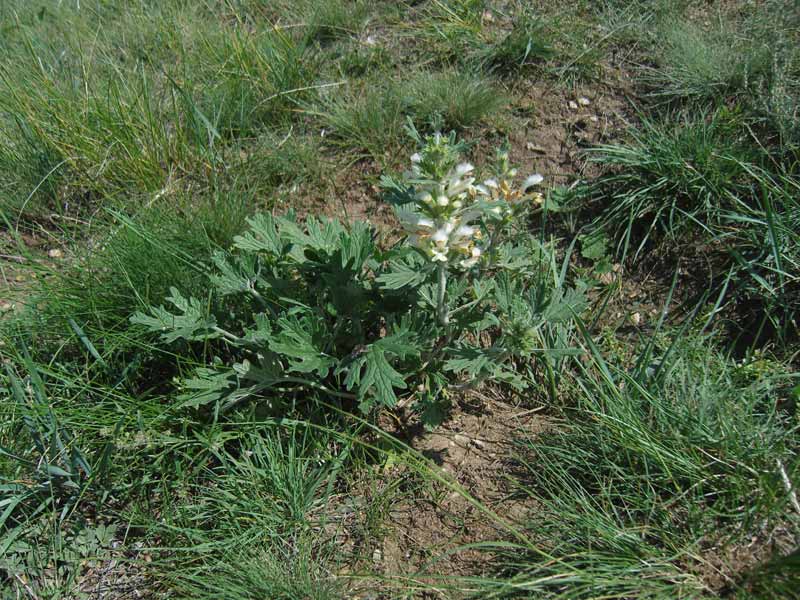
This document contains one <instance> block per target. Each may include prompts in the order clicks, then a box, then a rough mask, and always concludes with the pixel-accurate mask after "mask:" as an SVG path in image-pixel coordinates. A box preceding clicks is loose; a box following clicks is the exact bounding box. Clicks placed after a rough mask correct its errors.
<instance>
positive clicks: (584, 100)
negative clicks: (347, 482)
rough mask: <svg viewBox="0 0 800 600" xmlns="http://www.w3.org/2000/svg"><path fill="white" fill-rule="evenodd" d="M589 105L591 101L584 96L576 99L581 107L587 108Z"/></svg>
mask: <svg viewBox="0 0 800 600" xmlns="http://www.w3.org/2000/svg"><path fill="white" fill-rule="evenodd" d="M591 103H592V101H591V100H589V99H588V98H587V97H586V96H581V97H580V98H578V104H580V105H581V106H589V105H590V104H591Z"/></svg>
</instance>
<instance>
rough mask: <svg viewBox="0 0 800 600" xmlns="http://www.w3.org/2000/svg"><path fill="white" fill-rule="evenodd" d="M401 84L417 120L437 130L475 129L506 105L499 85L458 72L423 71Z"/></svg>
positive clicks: (422, 124) (410, 109)
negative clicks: (475, 126)
mask: <svg viewBox="0 0 800 600" xmlns="http://www.w3.org/2000/svg"><path fill="white" fill-rule="evenodd" d="M400 85H401V87H402V88H403V89H404V90H405V91H406V93H407V94H408V105H409V111H410V112H411V114H412V116H413V118H414V120H415V121H416V122H417V123H418V124H420V125H421V126H424V125H429V126H430V125H433V126H434V127H433V128H434V129H451V130H461V129H465V128H468V127H472V126H474V125H477V124H478V123H479V122H480V121H481V120H482V119H484V118H486V117H487V116H490V115H492V114H494V113H496V112H498V111H499V110H500V109H501V108H502V107H504V106H505V105H506V103H507V100H506V98H505V96H504V95H503V93H502V92H501V91H500V90H499V89H498V84H497V83H496V82H494V81H492V80H489V79H486V78H483V77H480V76H477V75H470V74H466V73H460V72H457V71H445V72H441V73H426V72H422V73H420V74H418V75H416V76H414V77H413V78H411V79H410V80H409V81H408V82H404V83H402V84H400Z"/></svg>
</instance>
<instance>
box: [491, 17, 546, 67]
mask: <svg viewBox="0 0 800 600" xmlns="http://www.w3.org/2000/svg"><path fill="white" fill-rule="evenodd" d="M552 38H553V36H552V33H551V32H550V31H549V30H548V28H547V27H546V25H545V23H544V21H543V19H542V18H541V17H535V16H533V15H529V14H527V13H523V14H522V15H519V16H515V18H514V23H513V25H512V28H511V30H510V31H509V32H508V33H506V34H505V35H504V36H503V37H502V38H501V39H500V40H499V41H496V42H495V43H493V44H490V45H487V46H485V47H484V48H482V49H479V50H478V51H477V59H478V60H479V61H480V62H481V63H482V64H483V65H484V68H486V69H487V70H489V71H493V72H498V73H501V74H511V73H516V72H519V71H522V70H524V69H525V68H526V67H529V66H531V65H534V64H538V63H542V62H545V61H547V60H549V59H551V58H553V57H554V56H555V54H556V51H555V47H554V40H553V39H552Z"/></svg>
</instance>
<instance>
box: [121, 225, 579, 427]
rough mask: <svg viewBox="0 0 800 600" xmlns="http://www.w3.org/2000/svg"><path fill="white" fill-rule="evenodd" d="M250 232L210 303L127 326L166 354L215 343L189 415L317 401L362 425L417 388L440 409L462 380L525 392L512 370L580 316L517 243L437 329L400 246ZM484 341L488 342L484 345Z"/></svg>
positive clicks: (261, 229) (196, 379)
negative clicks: (361, 416)
mask: <svg viewBox="0 0 800 600" xmlns="http://www.w3.org/2000/svg"><path fill="white" fill-rule="evenodd" d="M249 223H250V228H249V230H248V231H247V232H246V233H244V234H243V235H242V236H239V237H237V238H236V241H235V244H234V246H235V251H234V252H230V253H220V254H218V255H217V256H216V259H215V263H216V267H217V268H216V273H215V274H214V275H213V276H212V277H211V278H210V279H209V289H210V291H209V296H208V297H207V298H185V297H184V296H183V295H182V294H181V292H180V291H179V290H177V289H173V291H172V294H171V296H170V297H169V298H168V300H169V302H170V303H171V304H172V305H173V306H172V307H170V308H166V307H163V306H161V307H153V308H151V310H150V311H149V313H137V314H136V315H135V316H134V317H133V319H132V320H133V322H134V323H136V324H139V325H142V326H144V327H146V328H148V329H149V330H150V331H152V332H155V333H159V334H160V336H161V339H162V341H163V342H165V343H170V342H174V341H176V340H178V339H182V340H185V341H189V342H206V343H209V342H212V341H215V342H217V343H216V344H214V345H213V346H212V348H213V350H212V351H211V355H210V356H209V360H208V364H207V366H204V367H201V368H199V369H197V371H196V372H195V373H194V375H193V376H191V377H188V378H185V379H184V380H183V382H182V388H183V391H182V394H181V400H182V401H183V402H184V403H185V404H186V405H189V406H199V405H207V404H209V405H212V406H217V407H218V408H221V409H222V410H228V409H229V408H230V407H232V406H234V405H236V404H238V403H240V402H242V401H244V400H246V399H249V398H254V399H264V400H268V401H270V402H272V403H278V404H280V403H282V402H285V400H286V398H288V397H297V395H298V394H299V395H300V397H306V398H308V397H312V396H313V395H315V394H316V395H321V397H323V398H325V397H326V396H327V397H328V398H330V397H338V398H344V399H353V400H356V401H357V402H358V404H359V405H360V407H361V409H362V410H363V411H364V412H369V411H371V410H372V409H373V408H375V407H392V406H394V405H395V404H396V403H397V401H398V395H399V394H403V393H409V392H406V390H413V389H414V388H415V387H416V386H417V385H422V386H423V387H424V388H425V389H426V390H427V393H426V394H425V397H426V398H436V399H437V401H438V402H442V401H443V397H446V394H447V384H448V383H454V382H456V381H457V380H458V379H459V378H463V377H467V380H468V381H469V380H471V379H479V380H480V379H484V378H493V379H496V380H502V381H506V382H508V383H509V384H511V385H514V386H516V387H523V386H524V385H525V383H526V381H525V377H524V376H523V375H522V374H521V373H519V372H516V371H515V370H513V369H511V368H510V364H509V360H510V359H512V358H525V357H531V356H533V355H539V356H543V357H545V358H546V357H547V355H548V350H547V340H548V339H549V338H548V333H549V331H548V328H549V327H555V326H556V325H557V324H559V323H566V322H568V321H569V320H570V319H571V317H572V311H579V310H580V309H581V307H582V305H583V301H582V298H581V297H580V294H578V293H577V292H575V291H574V290H572V291H565V290H562V289H560V288H559V287H558V283H557V282H554V281H553V280H552V279H549V278H548V277H550V276H549V275H548V272H549V270H550V264H549V261H550V260H551V257H550V255H549V251H548V250H547V248H546V247H543V246H542V245H540V244H539V243H538V242H536V241H535V240H532V239H531V238H529V237H528V238H527V240H525V239H520V240H515V241H514V242H509V243H507V244H506V245H504V246H503V247H502V248H501V249H500V250H499V256H498V259H497V265H496V270H497V272H496V274H495V277H494V278H488V277H486V278H484V277H475V278H473V277H471V276H469V275H465V276H463V277H461V278H460V280H458V281H456V282H454V284H453V285H452V286H451V287H450V289H449V290H448V299H447V301H448V304H449V306H450V310H451V311H452V312H453V313H454V317H453V323H452V324H451V325H449V326H448V327H445V326H442V325H439V324H438V323H437V321H436V318H435V309H436V301H435V300H434V297H435V284H434V272H433V270H432V268H431V267H430V266H428V265H427V264H426V263H425V262H424V261H422V260H421V259H420V257H419V256H418V255H417V254H416V252H415V251H413V250H412V249H410V248H408V247H406V246H403V245H400V246H396V247H394V248H392V249H390V250H388V251H385V250H382V249H380V248H379V247H378V246H377V245H376V243H375V232H374V231H373V230H372V229H371V228H370V227H369V226H368V225H367V224H365V223H355V224H353V225H351V226H350V227H345V226H344V225H342V224H341V223H338V222H336V221H320V220H318V219H315V218H309V219H308V220H307V222H306V223H305V225H304V226H302V225H300V224H299V223H297V222H296V221H295V219H294V218H293V217H292V216H291V215H289V216H287V217H277V218H276V217H272V216H270V215H268V214H260V215H258V216H256V217H254V218H252V219H250V221H249ZM492 332H494V333H495V338H496V339H495V341H494V343H493V344H490V345H486V344H482V343H481V342H480V340H481V339H482V335H486V334H488V333H492ZM498 334H499V335H498ZM328 398H326V400H327V399H328ZM431 401H432V400H431ZM422 404H424V402H423V403H422ZM422 408H423V409H425V408H427V407H426V406H422ZM426 414H432V413H426Z"/></svg>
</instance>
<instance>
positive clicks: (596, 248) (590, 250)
mask: <svg viewBox="0 0 800 600" xmlns="http://www.w3.org/2000/svg"><path fill="white" fill-rule="evenodd" d="M580 240H581V256H583V258H585V259H587V260H592V261H599V260H601V259H603V258H605V257H606V256H607V255H608V237H606V235H605V234H604V233H603V232H602V231H595V232H592V233H590V234H587V235H582V236H581V237H580Z"/></svg>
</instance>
